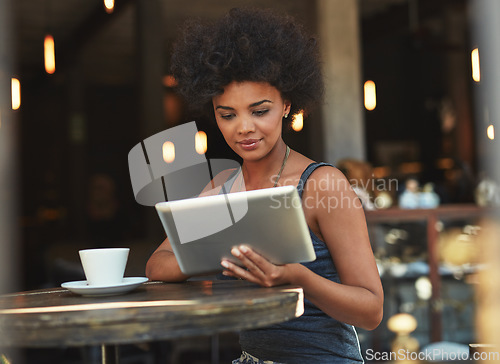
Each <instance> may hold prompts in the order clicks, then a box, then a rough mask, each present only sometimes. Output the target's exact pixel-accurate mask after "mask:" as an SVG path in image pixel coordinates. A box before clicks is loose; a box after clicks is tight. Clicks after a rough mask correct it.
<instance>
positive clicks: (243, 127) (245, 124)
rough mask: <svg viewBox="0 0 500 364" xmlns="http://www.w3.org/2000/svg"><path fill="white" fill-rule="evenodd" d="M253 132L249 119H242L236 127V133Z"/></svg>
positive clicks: (253, 127) (253, 126)
mask: <svg viewBox="0 0 500 364" xmlns="http://www.w3.org/2000/svg"><path fill="white" fill-rule="evenodd" d="M254 131H255V125H254V123H253V122H252V120H251V119H250V118H242V119H241V122H240V125H239V127H238V133H240V134H247V133H251V132H254Z"/></svg>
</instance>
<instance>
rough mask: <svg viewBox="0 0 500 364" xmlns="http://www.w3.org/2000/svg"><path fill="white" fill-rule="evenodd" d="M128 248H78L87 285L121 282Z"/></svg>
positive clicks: (106, 284)
mask: <svg viewBox="0 0 500 364" xmlns="http://www.w3.org/2000/svg"><path fill="white" fill-rule="evenodd" d="M129 251H130V249H129V248H98V249H84V250H80V251H79V253H80V260H81V261H82V265H83V271H84V272H85V277H86V278H87V284H88V285H89V286H95V287H102V286H114V285H117V284H120V283H122V282H123V275H124V274H125V266H126V265H127V259H128V253H129Z"/></svg>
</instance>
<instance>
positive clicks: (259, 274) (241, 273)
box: [221, 245, 293, 287]
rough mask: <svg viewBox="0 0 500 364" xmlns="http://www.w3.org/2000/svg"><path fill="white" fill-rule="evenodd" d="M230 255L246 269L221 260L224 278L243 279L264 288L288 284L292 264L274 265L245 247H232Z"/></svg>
mask: <svg viewBox="0 0 500 364" xmlns="http://www.w3.org/2000/svg"><path fill="white" fill-rule="evenodd" d="M231 254H233V255H234V256H235V257H236V258H238V259H239V260H240V261H241V263H242V265H243V266H244V267H246V268H247V269H246V270H245V269H244V268H242V267H240V266H238V265H236V264H234V263H232V262H230V261H229V260H227V259H223V260H222V262H221V265H222V266H223V267H224V268H226V270H224V271H223V272H222V274H224V275H226V276H229V277H235V278H241V279H245V280H247V281H250V282H253V283H257V284H259V285H261V286H264V287H274V286H279V285H282V284H287V283H290V280H289V278H288V277H289V273H290V270H291V268H292V267H291V266H292V265H293V264H285V265H275V264H273V263H271V262H270V261H269V260H267V259H266V258H264V257H263V256H262V255H260V254H258V253H256V252H255V251H253V250H252V249H251V248H249V247H248V246H245V245H240V246H239V247H234V248H233V249H232V250H231Z"/></svg>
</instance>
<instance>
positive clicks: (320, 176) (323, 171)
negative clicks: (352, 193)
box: [304, 163, 351, 193]
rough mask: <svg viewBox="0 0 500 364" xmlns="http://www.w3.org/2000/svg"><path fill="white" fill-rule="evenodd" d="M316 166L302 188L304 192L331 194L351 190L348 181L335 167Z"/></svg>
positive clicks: (326, 165)
mask: <svg viewBox="0 0 500 364" xmlns="http://www.w3.org/2000/svg"><path fill="white" fill-rule="evenodd" d="M317 165H318V167H316V168H315V169H314V170H313V171H312V173H311V174H310V176H309V177H308V179H307V183H306V184H305V186H304V189H305V190H306V191H312V192H328V193H332V192H343V191H347V190H350V189H351V187H350V183H349V181H348V180H347V178H346V177H345V175H344V174H343V173H342V171H340V170H339V169H338V168H337V167H335V166H334V165H332V164H320V163H317Z"/></svg>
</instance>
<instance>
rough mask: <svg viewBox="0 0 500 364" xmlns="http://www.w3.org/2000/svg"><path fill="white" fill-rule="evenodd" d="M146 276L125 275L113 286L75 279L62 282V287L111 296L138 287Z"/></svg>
mask: <svg viewBox="0 0 500 364" xmlns="http://www.w3.org/2000/svg"><path fill="white" fill-rule="evenodd" d="M147 281H148V279H147V278H146V277H125V278H123V282H122V283H120V284H116V285H112V286H99V287H96V286H89V285H88V284H87V281H74V282H66V283H63V284H61V287H63V288H66V289H68V290H70V291H71V292H73V293H76V294H80V295H82V296H111V295H118V294H120V293H125V292H128V291H131V290H133V289H135V288H137V287H138V286H139V285H141V284H142V283H144V282H147Z"/></svg>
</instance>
